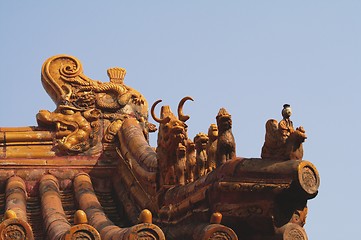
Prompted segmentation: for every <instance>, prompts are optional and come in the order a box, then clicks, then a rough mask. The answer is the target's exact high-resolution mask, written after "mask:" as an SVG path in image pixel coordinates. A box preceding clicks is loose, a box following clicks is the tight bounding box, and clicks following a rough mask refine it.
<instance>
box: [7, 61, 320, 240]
mask: <svg viewBox="0 0 361 240" xmlns="http://www.w3.org/2000/svg"><path fill="white" fill-rule="evenodd" d="M107 74H108V76H109V82H101V81H97V80H93V79H90V78H88V77H87V76H85V75H84V73H83V68H82V65H81V63H80V61H79V60H78V59H76V58H75V57H72V56H68V55H57V56H54V57H51V58H49V59H48V60H46V61H45V63H44V64H43V67H42V77H41V80H42V83H43V86H44V88H45V90H46V91H47V93H48V94H49V95H50V97H51V98H52V99H53V101H54V102H55V104H56V106H57V108H56V110H55V111H53V112H51V111H48V110H40V111H39V113H38V114H37V115H36V119H37V122H38V126H33V127H17V128H0V147H1V148H2V151H1V152H0V215H1V216H0V217H1V223H0V239H6V240H10V239H29V240H31V239H36V240H43V239H51V240H55V239H63V240H68V239H69V240H70V239H73V240H76V239H79V240H80V239H94V240H95V239H99V240H100V239H102V240H110V239H124V240H126V239H129V240H130V239H158V240H162V239H170V240H172V239H174V240H181V239H193V240H206V239H207V240H215V239H224V240H229V239H232V240H236V239H243V240H256V239H266V240H267V239H269V240H276V239H284V240H296V239H297V240H298V239H303V240H306V239H308V238H307V235H306V232H305V230H304V228H303V226H304V224H305V220H306V215H307V211H308V209H307V201H308V200H309V199H312V198H314V197H315V196H316V195H317V193H318V187H319V184H320V178H319V174H318V171H317V169H316V168H315V166H314V165H313V164H312V163H311V162H309V161H305V160H302V157H303V148H302V143H303V142H304V141H305V139H306V135H305V131H304V129H303V127H299V128H296V129H294V128H293V124H292V121H291V120H290V116H291V109H290V105H285V106H284V109H283V111H282V115H283V119H282V120H281V121H280V122H279V123H278V122H277V121H276V120H273V119H271V120H268V121H267V123H266V136H265V143H264V146H263V148H262V153H261V156H262V158H242V157H238V156H237V155H236V147H235V146H236V145H235V144H236V143H235V140H234V137H233V133H232V125H233V123H232V119H231V115H230V114H229V113H228V112H227V110H226V109H224V108H222V109H220V110H219V113H218V115H217V117H216V123H212V124H210V127H209V131H208V134H205V133H199V134H197V135H196V136H194V138H190V137H189V136H188V131H187V124H186V123H185V122H186V121H187V120H188V119H189V117H190V116H188V115H185V114H184V112H183V108H184V105H185V103H186V101H188V100H192V101H193V99H192V98H191V97H185V98H183V99H181V100H180V102H179V105H178V108H177V116H176V115H175V114H173V113H172V111H171V108H170V107H169V106H162V107H161V111H160V115H159V117H157V116H158V115H157V114H156V113H155V110H156V106H157V104H159V103H160V102H161V100H158V101H156V102H155V103H154V104H153V105H152V107H151V109H150V110H151V116H152V117H153V119H154V120H155V121H156V122H157V123H158V124H159V126H158V142H157V147H156V148H153V147H152V146H150V145H149V141H148V136H149V133H150V132H155V131H157V127H156V126H155V125H154V124H152V123H150V122H149V119H148V103H147V101H146V99H145V98H144V96H143V95H142V94H141V93H139V92H138V91H136V90H135V89H133V88H131V87H130V86H127V85H125V83H124V80H125V74H126V70H125V69H123V68H110V69H108V71H107ZM192 139H193V140H192Z"/></svg>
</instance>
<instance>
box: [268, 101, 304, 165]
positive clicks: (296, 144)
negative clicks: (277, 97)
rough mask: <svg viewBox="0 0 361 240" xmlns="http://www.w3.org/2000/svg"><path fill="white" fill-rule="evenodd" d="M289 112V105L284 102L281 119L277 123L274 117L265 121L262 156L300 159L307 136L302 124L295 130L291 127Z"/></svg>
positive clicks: (290, 112)
mask: <svg viewBox="0 0 361 240" xmlns="http://www.w3.org/2000/svg"><path fill="white" fill-rule="evenodd" d="M291 114H292V110H291V106H290V105H289V104H285V105H283V109H282V116H283V119H282V120H281V121H280V122H279V123H277V120H274V119H270V120H268V121H267V123H266V135H265V142H264V145H263V147H262V153H261V157H262V158H265V159H281V160H289V159H292V160H301V159H302V157H303V146H302V143H303V142H304V141H305V139H306V138H307V137H306V134H305V130H304V128H303V127H302V126H301V127H298V128H296V130H295V129H294V128H293V123H292V121H291V119H290V116H291Z"/></svg>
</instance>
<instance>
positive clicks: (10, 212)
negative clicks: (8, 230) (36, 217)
mask: <svg viewBox="0 0 361 240" xmlns="http://www.w3.org/2000/svg"><path fill="white" fill-rule="evenodd" d="M11 218H17V216H16V212H14V211H13V210H10V209H9V210H7V211H6V212H5V214H4V219H11Z"/></svg>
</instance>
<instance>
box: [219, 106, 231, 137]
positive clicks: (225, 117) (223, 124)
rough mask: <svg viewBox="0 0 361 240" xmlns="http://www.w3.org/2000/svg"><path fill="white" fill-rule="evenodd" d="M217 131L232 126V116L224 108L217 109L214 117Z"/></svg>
mask: <svg viewBox="0 0 361 240" xmlns="http://www.w3.org/2000/svg"><path fill="white" fill-rule="evenodd" d="M216 120H217V126H218V131H220V132H221V131H226V130H228V129H231V128H232V118H231V115H230V114H229V113H228V112H227V110H226V109H225V108H221V109H219V112H218V114H217V117H216Z"/></svg>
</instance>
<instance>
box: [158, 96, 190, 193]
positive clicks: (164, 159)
mask: <svg viewBox="0 0 361 240" xmlns="http://www.w3.org/2000/svg"><path fill="white" fill-rule="evenodd" d="M187 100H193V99H192V98H190V97H185V98H183V99H182V100H181V101H180V102H179V104H178V117H176V116H175V115H174V114H173V113H172V111H171V110H170V107H169V106H163V107H162V108H161V118H158V117H156V115H155V113H154V109H155V107H156V105H157V104H158V103H160V102H161V100H158V101H156V102H155V103H154V104H153V106H152V108H151V114H152V117H153V119H154V120H155V121H156V122H158V123H160V126H159V132H158V146H157V150H156V151H157V155H158V162H159V170H160V186H163V185H173V184H176V179H180V178H181V176H179V175H178V176H176V174H177V173H178V174H179V173H180V171H175V169H174V168H175V166H176V165H177V166H179V164H178V163H177V160H178V159H177V149H178V147H179V145H182V146H186V144H187V140H188V135H187V125H186V124H185V121H187V120H188V119H189V116H186V115H184V114H183V105H184V103H185V101H187ZM182 161H183V160H182Z"/></svg>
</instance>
